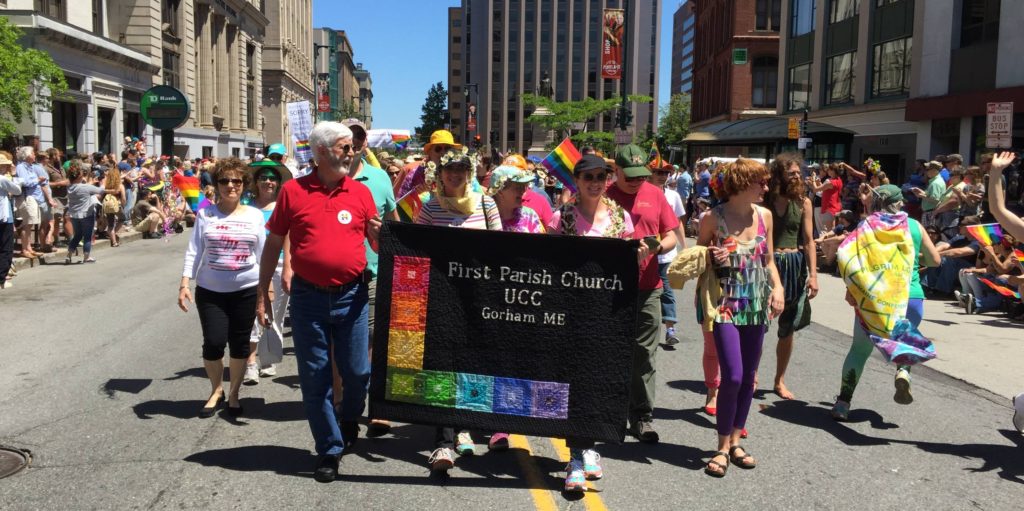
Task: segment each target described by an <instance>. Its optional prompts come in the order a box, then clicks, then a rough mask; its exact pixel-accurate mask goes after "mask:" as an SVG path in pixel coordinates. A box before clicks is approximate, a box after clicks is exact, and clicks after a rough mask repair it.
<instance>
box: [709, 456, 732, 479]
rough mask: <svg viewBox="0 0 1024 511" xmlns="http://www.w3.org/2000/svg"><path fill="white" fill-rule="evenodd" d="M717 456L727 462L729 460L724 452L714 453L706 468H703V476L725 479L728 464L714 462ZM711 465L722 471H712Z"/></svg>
mask: <svg viewBox="0 0 1024 511" xmlns="http://www.w3.org/2000/svg"><path fill="white" fill-rule="evenodd" d="M719 456H721V457H723V458H725V459H727V460H728V459H729V453H727V452H725V451H718V452H716V453H715V454H713V455H712V456H711V459H710V460H708V464H707V466H705V467H704V473H705V474H707V475H709V476H711V477H725V473H726V472H728V471H729V462H728V461H727V462H725V463H724V464H722V463H719V462H717V461H715V458H717V457H719ZM712 465H714V466H716V467H718V468H720V469H722V471H721V472H718V471H715V470H712V469H711V466H712Z"/></svg>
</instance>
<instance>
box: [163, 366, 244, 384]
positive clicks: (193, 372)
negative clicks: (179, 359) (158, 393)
mask: <svg viewBox="0 0 1024 511" xmlns="http://www.w3.org/2000/svg"><path fill="white" fill-rule="evenodd" d="M190 377H195V378H206V369H204V368H202V367H193V368H191V369H185V370H184V371H178V372H176V373H174V376H170V377H167V378H164V381H174V380H181V379H185V378H190ZM224 381H226V382H227V381H231V373H230V372H229V370H228V367H227V366H224Z"/></svg>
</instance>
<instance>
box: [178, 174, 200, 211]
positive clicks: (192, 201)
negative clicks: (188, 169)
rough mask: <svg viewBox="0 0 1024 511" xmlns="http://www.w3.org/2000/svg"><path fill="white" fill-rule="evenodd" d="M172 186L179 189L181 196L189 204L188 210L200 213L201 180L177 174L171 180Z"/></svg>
mask: <svg viewBox="0 0 1024 511" xmlns="http://www.w3.org/2000/svg"><path fill="white" fill-rule="evenodd" d="M171 185H172V186H174V187H175V188H177V189H178V192H179V193H181V196H182V197H183V198H184V199H185V202H187V203H188V208H189V209H191V210H192V211H193V212H195V211H199V209H198V207H199V196H200V195H201V194H200V193H199V178H197V177H195V176H192V177H188V176H184V175H181V174H176V175H175V176H174V177H172V178H171Z"/></svg>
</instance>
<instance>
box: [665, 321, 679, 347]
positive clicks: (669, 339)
mask: <svg viewBox="0 0 1024 511" xmlns="http://www.w3.org/2000/svg"><path fill="white" fill-rule="evenodd" d="M665 344H668V345H669V346H675V345H676V344H679V338H678V337H676V329H675V327H671V326H670V327H667V328H665Z"/></svg>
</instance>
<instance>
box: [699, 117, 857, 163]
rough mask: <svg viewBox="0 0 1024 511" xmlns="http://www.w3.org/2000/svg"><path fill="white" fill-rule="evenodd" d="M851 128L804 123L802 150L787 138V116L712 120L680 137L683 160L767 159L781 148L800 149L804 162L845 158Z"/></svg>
mask: <svg viewBox="0 0 1024 511" xmlns="http://www.w3.org/2000/svg"><path fill="white" fill-rule="evenodd" d="M854 135H856V133H854V132H853V131H850V130H848V129H844V128H838V127H836V126H831V125H828V124H823V123H820V122H814V121H809V122H808V123H807V136H808V137H809V138H811V140H812V143H811V145H809V146H808V147H807V149H806V150H800V149H799V148H798V147H797V141H796V140H793V139H790V138H789V118H788V117H759V118H756V119H744V120H739V121H728V122H721V123H717V124H712V125H709V126H706V127H704V128H703V129H702V130H701V131H692V132H690V134H689V135H687V136H686V138H685V139H683V143H684V144H686V146H687V163H688V164H690V165H692V164H693V162H695V161H697V160H700V159H702V158H707V157H711V156H724V157H733V158H734V157H738V156H747V157H750V158H763V159H764V160H765V161H768V160H771V159H772V158H773V157H774V156H775V155H776V154H781V153H784V152H798V153H803V154H804V157H805V159H806V160H807V161H808V162H827V161H848V160H849V155H850V146H851V144H852V143H853V137H854Z"/></svg>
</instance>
